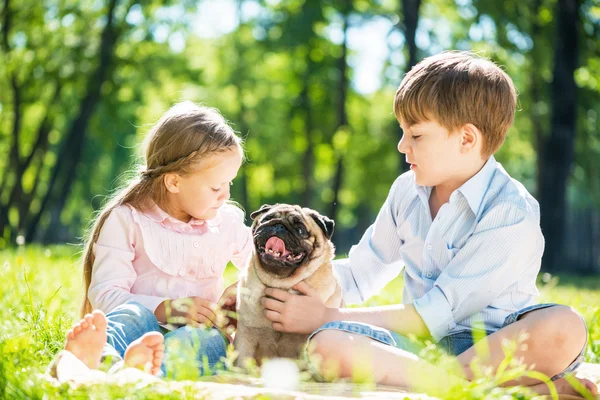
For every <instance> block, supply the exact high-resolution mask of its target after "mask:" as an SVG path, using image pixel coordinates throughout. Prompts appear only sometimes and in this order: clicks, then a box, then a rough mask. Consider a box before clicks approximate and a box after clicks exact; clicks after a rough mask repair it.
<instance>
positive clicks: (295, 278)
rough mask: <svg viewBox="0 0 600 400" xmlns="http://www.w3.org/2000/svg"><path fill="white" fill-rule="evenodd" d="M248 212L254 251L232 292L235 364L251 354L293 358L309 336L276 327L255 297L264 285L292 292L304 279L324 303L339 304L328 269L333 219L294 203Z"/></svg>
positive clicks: (338, 288)
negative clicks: (235, 305)
mask: <svg viewBox="0 0 600 400" xmlns="http://www.w3.org/2000/svg"><path fill="white" fill-rule="evenodd" d="M250 217H251V218H252V219H253V220H254V222H253V223H252V236H253V240H254V252H253V254H252V259H251V261H250V265H249V267H248V269H247V270H246V271H245V273H244V275H243V276H242V278H241V279H240V282H239V285H238V292H237V307H236V310H237V314H238V322H237V324H238V325H237V332H236V334H235V340H234V348H235V350H236V351H237V352H238V358H237V360H236V365H238V366H243V365H244V362H245V361H244V360H246V359H247V358H249V357H251V358H254V359H255V360H256V362H257V364H258V365H260V363H261V361H262V359H263V358H273V357H288V358H298V357H299V355H300V352H301V350H302V348H303V346H304V345H305V343H306V340H307V339H308V336H309V335H305V334H296V333H283V332H277V331H275V330H273V328H272V322H271V321H269V320H268V319H267V318H266V317H265V315H264V308H263V306H262V305H261V304H260V298H261V297H263V296H264V290H265V288H267V287H271V288H277V289H282V290H287V291H290V292H293V293H298V292H297V291H295V290H293V289H292V287H293V286H294V285H296V284H297V283H299V282H301V281H306V282H307V283H308V284H309V285H310V286H312V287H313V288H315V289H316V290H317V292H318V293H319V294H320V297H321V299H322V300H323V302H324V303H325V304H326V305H327V306H328V307H340V306H341V303H342V288H341V286H340V284H339V283H338V281H337V279H336V277H335V276H334V274H333V269H332V265H331V260H332V259H333V257H334V246H333V243H331V241H330V239H331V235H332V234H333V228H334V222H333V221H332V220H330V219H329V218H327V217H325V216H323V215H320V214H319V213H318V212H316V211H314V210H311V209H309V208H302V207H299V206H297V205H289V204H276V205H264V206H262V207H261V208H260V209H259V210H258V211H255V212H253V213H252V214H251V215H250Z"/></svg>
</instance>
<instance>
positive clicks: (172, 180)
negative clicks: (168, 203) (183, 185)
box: [163, 173, 179, 193]
mask: <svg viewBox="0 0 600 400" xmlns="http://www.w3.org/2000/svg"><path fill="white" fill-rule="evenodd" d="M163 183H164V184H165V187H166V188H167V190H168V191H169V192H171V193H179V175H177V174H175V173H166V174H164V175H163Z"/></svg>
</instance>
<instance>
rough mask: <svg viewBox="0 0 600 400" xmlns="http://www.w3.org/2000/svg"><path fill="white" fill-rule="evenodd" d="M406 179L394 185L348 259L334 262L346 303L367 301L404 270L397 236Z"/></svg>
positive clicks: (399, 240) (400, 241) (399, 179)
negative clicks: (375, 217)
mask: <svg viewBox="0 0 600 400" xmlns="http://www.w3.org/2000/svg"><path fill="white" fill-rule="evenodd" d="M405 178H406V177H405V176H404V175H403V176H401V177H400V178H398V179H397V180H396V181H395V182H394V184H393V185H392V188H391V189H390V193H389V194H388V197H387V199H386V201H385V203H384V204H383V206H382V207H381V209H380V210H379V214H378V215H377V219H376V220H375V222H374V223H373V225H371V226H370V227H369V228H368V229H367V230H366V232H365V233H364V235H363V237H362V239H361V240H360V242H359V243H358V244H357V245H355V246H352V248H351V249H350V253H349V255H348V258H345V259H341V260H335V261H334V262H333V267H334V271H335V273H336V275H337V277H338V280H339V281H340V285H341V286H342V290H343V296H344V303H345V304H356V303H363V302H365V301H366V300H367V299H368V298H369V297H371V296H372V295H373V294H376V293H378V292H379V291H380V290H381V289H383V288H384V287H385V286H386V285H387V284H388V283H389V282H390V281H391V280H392V279H394V278H395V277H396V276H398V274H399V273H400V271H402V267H403V266H404V264H403V263H402V257H401V253H400V249H401V247H402V245H403V243H404V242H403V240H402V239H401V238H400V236H399V235H398V228H399V226H400V224H401V221H400V217H399V215H400V213H399V212H398V211H399V209H400V204H401V200H402V199H401V195H402V194H403V193H404V192H405V191H404V190H403V189H404V188H403V185H405V184H406V182H405V181H406V179H405Z"/></svg>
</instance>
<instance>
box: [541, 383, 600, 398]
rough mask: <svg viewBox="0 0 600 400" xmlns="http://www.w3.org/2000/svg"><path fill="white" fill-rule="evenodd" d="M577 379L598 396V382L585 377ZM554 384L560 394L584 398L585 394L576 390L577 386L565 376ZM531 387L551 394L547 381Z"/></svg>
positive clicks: (542, 392)
mask: <svg viewBox="0 0 600 400" xmlns="http://www.w3.org/2000/svg"><path fill="white" fill-rule="evenodd" d="M575 379H577V380H578V381H579V383H581V384H582V385H583V386H585V388H586V389H587V390H589V392H590V393H591V394H592V395H593V396H596V395H597V394H598V388H597V387H596V384H595V383H594V382H592V381H590V380H588V379H584V378H575ZM554 385H555V386H556V391H557V392H558V394H559V395H570V396H575V397H580V398H583V396H582V395H581V394H580V393H579V392H578V391H577V390H575V388H574V387H573V386H571V384H570V383H569V382H568V381H567V380H566V379H565V378H561V379H557V380H555V381H554ZM530 389H532V390H533V391H535V392H536V393H539V394H550V390H549V389H548V385H547V384H545V383H539V384H537V385H534V386H530Z"/></svg>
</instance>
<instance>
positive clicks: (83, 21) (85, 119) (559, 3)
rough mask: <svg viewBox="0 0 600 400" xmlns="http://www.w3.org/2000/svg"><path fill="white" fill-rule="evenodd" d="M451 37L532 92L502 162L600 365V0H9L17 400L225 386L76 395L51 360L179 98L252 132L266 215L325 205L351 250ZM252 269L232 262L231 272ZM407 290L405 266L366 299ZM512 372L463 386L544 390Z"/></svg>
mask: <svg viewBox="0 0 600 400" xmlns="http://www.w3.org/2000/svg"><path fill="white" fill-rule="evenodd" d="M446 49H459V50H472V51H475V52H477V53H479V54H481V55H483V56H486V57H489V58H491V59H492V60H494V61H495V62H497V63H498V64H499V65H501V66H502V67H503V68H504V69H505V70H506V71H507V72H508V73H509V74H510V75H511V76H512V78H513V80H514V82H515V84H516V86H517V88H518V90H519V106H518V111H517V113H516V117H515V124H514V126H513V127H512V128H511V129H510V131H509V134H508V137H507V140H506V142H505V145H504V147H503V148H502V150H501V151H500V152H499V153H498V154H497V159H498V160H499V161H500V162H501V163H502V164H503V165H504V167H505V168H506V169H507V170H508V171H509V173H510V174H511V175H513V176H514V177H515V178H516V179H518V180H520V181H521V182H523V183H524V185H525V186H526V187H527V188H528V190H529V191H530V192H531V193H532V194H534V196H536V198H537V199H538V200H539V202H540V205H541V213H542V214H541V218H542V219H541V223H542V228H543V232H544V235H545V237H546V241H547V245H546V252H545V256H544V260H543V269H544V273H543V274H541V275H540V279H539V282H538V287H539V288H540V292H541V297H540V298H539V299H538V301H539V302H556V303H561V304H567V305H570V306H573V307H575V308H576V309H577V310H578V311H579V312H581V314H582V315H583V316H584V318H585V320H586V321H587V324H588V333H589V341H588V345H587V348H586V352H585V360H586V361H587V362H589V363H599V362H600V290H598V288H599V287H600V276H599V274H598V273H599V272H600V162H599V161H600V129H599V126H598V115H599V113H600V5H599V4H598V2H597V0H505V1H501V2H500V1H493V0H456V1H450V0H426V1H421V0H380V1H364V0H354V1H350V0H337V1H336V0H325V1H314V0H286V1H277V0H244V1H243V0H238V1H234V0H212V1H209V0H204V1H190V0H182V1H151V0H143V1H135V0H88V1H75V0H44V1H37V0H21V1H19V2H17V1H16V0H3V1H2V2H1V4H0V276H2V279H0V398H19V399H21V398H30V399H47V398H116V397H119V398H173V399H175V398H199V397H202V396H206V392H205V388H203V387H201V386H200V387H198V386H194V385H195V384H194V382H191V383H190V385H191V386H193V387H194V388H195V391H194V388H187V389H181V387H180V386H173V385H170V386H169V389H168V390H166V391H165V390H164V389H161V390H159V389H157V388H155V387H152V386H150V387H145V388H140V387H139V386H135V387H130V386H123V385H108V384H105V385H98V386H96V387H93V388H85V387H84V388H81V389H79V390H76V391H74V390H72V389H71V388H69V387H68V386H65V385H63V386H56V385H54V384H53V383H52V382H49V381H48V380H47V379H45V378H44V377H43V376H42V375H40V374H43V372H44V370H45V369H46V367H47V366H48V364H49V363H50V361H51V360H52V359H53V357H54V356H55V355H56V353H57V352H58V351H59V350H60V349H62V348H63V347H64V338H65V331H66V330H67V329H68V328H69V327H70V326H71V324H72V322H73V321H74V320H75V319H76V318H78V313H79V301H80V298H81V295H82V283H81V263H80V260H79V259H80V256H81V251H82V246H81V237H82V236H83V234H84V231H85V229H86V227H87V226H88V224H89V222H90V219H91V218H92V216H93V215H94V211H96V210H98V209H99V207H100V206H101V205H102V203H103V201H105V199H106V197H107V195H109V194H110V193H111V192H112V191H114V190H115V189H116V188H117V187H118V186H119V184H120V183H121V182H123V180H124V179H126V178H127V176H126V175H124V172H125V171H127V170H129V169H131V168H132V167H134V166H135V165H137V164H136V163H137V162H138V161H139V157H140V155H141V154H140V153H136V151H135V148H136V146H137V145H138V144H139V143H140V142H141V140H142V139H143V136H144V134H145V133H146V132H147V131H148V130H149V128H150V126H151V125H152V123H153V122H155V121H156V120H157V119H158V118H159V117H160V115H161V114H162V113H163V112H164V111H165V110H166V109H168V108H169V107H170V106H171V105H172V104H173V103H175V102H178V101H181V100H192V101H194V102H198V103H204V104H206V105H210V106H214V107H217V108H219V109H220V110H221V111H222V112H223V114H224V115H225V116H226V117H227V118H228V119H229V121H231V123H232V125H233V126H234V128H235V129H236V130H237V131H238V132H239V133H240V135H241V136H242V137H244V138H245V142H246V145H245V146H246V150H247V156H248V160H247V162H246V164H245V165H244V166H243V167H242V169H241V171H240V175H239V177H238V179H236V181H235V182H234V186H233V187H232V195H233V198H234V199H235V200H237V201H238V202H239V203H240V204H241V205H242V206H243V207H244V208H245V209H246V210H247V212H248V213H249V212H250V211H252V210H255V209H257V208H258V207H260V206H261V205H262V204H263V203H274V202H288V203H298V204H302V205H305V206H310V207H313V208H315V209H317V210H319V211H320V212H322V213H324V214H327V215H328V216H330V217H332V218H334V219H335V220H336V224H337V225H336V233H335V236H334V242H335V244H336V246H337V249H338V255H340V256H343V255H344V254H345V253H346V252H347V251H348V250H349V248H350V246H351V245H352V244H353V243H355V242H356V241H357V240H358V239H359V238H360V236H361V235H362V233H363V232H364V230H365V229H366V227H367V226H368V225H369V224H371V223H372V221H373V220H374V219H375V216H376V213H377V211H378V209H379V207H380V206H381V204H382V203H383V201H384V199H385V197H386V195H387V192H388V190H389V187H390V186H391V184H392V182H393V181H394V179H395V177H396V176H398V175H399V174H400V173H402V172H403V171H404V170H405V169H406V167H407V164H406V163H405V162H404V158H403V156H402V155H400V154H399V153H398V152H397V150H396V145H397V142H398V141H399V139H400V137H401V131H400V128H399V127H398V123H397V122H396V120H395V119H394V115H393V112H392V101H393V96H394V92H395V90H396V88H397V86H398V84H399V83H400V81H401V79H402V76H403V75H404V73H406V71H407V70H409V69H410V67H411V66H412V65H414V64H415V63H416V62H418V60H420V59H422V58H424V57H426V56H428V55H432V54H436V53H438V52H440V51H443V50H446ZM490 251H493V249H490ZM236 275H237V271H236V270H235V269H233V268H232V267H229V268H228V269H227V273H226V277H225V278H226V282H227V283H228V284H229V283H231V282H233V281H235V280H236ZM401 297H402V277H401V276H399V277H398V278H396V279H395V280H394V281H393V282H392V283H390V285H388V286H387V287H386V288H385V289H384V290H382V292H381V293H379V294H378V295H377V296H374V297H373V298H371V299H369V301H368V302H367V304H366V305H368V306H369V305H382V304H394V303H399V302H401ZM565 328H566V329H568V327H565ZM420 355H421V356H423V357H425V359H428V360H430V361H434V360H437V359H436V358H431V357H432V354H420ZM433 356H434V357H435V355H433ZM188 371H190V373H192V372H193V371H196V369H195V368H189V369H188ZM517 372H518V371H517ZM522 372H523V371H521V372H518V373H519V374H521V373H522ZM510 373H512V372H509V371H505V372H504V373H501V374H497V375H496V376H486V377H485V379H481V380H477V381H476V382H473V383H472V384H471V385H470V386H467V387H465V388H463V389H462V390H463V391H462V392H458V393H454V394H452V393H451V394H449V395H448V396H446V398H449V399H456V400H458V399H464V398H473V399H475V398H484V397H485V398H486V399H490V398H498V399H500V398H506V397H503V396H505V395H509V397H518V398H522V399H523V398H529V397H531V396H530V395H531V394H529V395H526V392H523V389H520V388H513V389H500V388H498V387H497V386H498V384H499V383H500V382H502V380H503V379H505V378H506V376H507V375H508V374H510ZM186 378H189V379H192V380H198V379H201V378H200V377H198V376H194V375H193V374H192V375H189V376H186ZM596 382H597V383H600V375H599V376H598V377H597V379H596ZM524 393H525V394H524ZM258 398H266V397H265V396H259V397H258Z"/></svg>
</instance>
